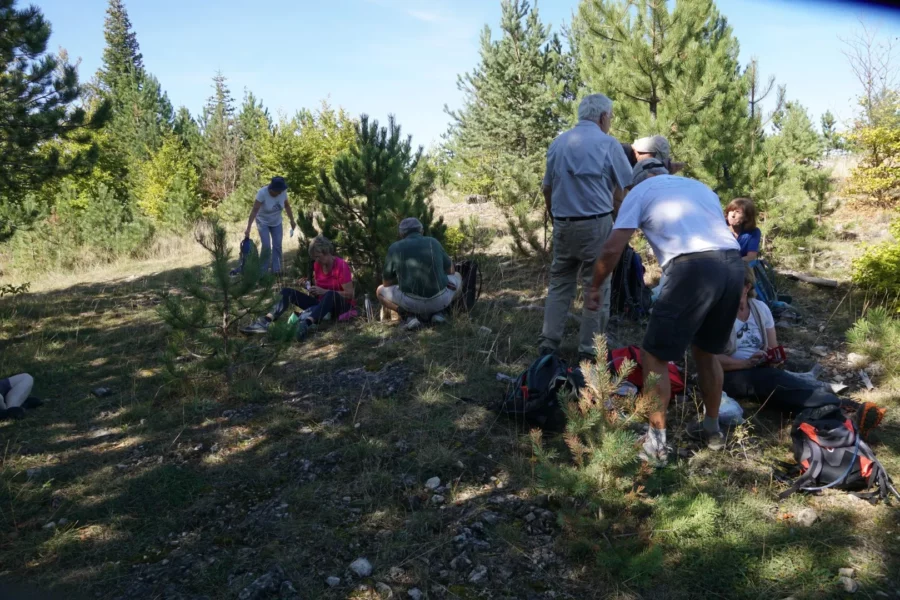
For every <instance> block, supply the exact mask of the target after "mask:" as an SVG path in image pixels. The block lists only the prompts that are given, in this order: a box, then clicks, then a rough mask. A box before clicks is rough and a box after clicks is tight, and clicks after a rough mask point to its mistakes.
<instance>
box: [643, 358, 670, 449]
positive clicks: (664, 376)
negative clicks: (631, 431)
mask: <svg viewBox="0 0 900 600" xmlns="http://www.w3.org/2000/svg"><path fill="white" fill-rule="evenodd" d="M641 368H642V369H643V371H644V392H645V393H654V394H656V396H657V398H658V401H659V407H658V410H655V411H653V412H652V413H650V419H649V421H650V431H648V432H647V438H646V440H645V441H644V444H643V452H642V457H644V459H645V460H648V459H655V460H657V461H659V462H658V463H657V466H661V465H662V464H664V463H665V459H666V457H667V455H668V450H667V448H666V410H667V409H668V407H669V396H670V395H671V394H672V386H671V383H670V382H669V363H668V361H665V360H660V359H659V358H657V357H656V356H654V355H652V354H650V353H649V352H647V351H646V350H642V351H641ZM652 374H656V375H657V376H658V379H657V381H656V385H655V386H654V387H653V388H652V391H651V388H650V387H649V383H650V382H649V380H650V377H651V376H652Z"/></svg>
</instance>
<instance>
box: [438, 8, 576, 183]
mask: <svg viewBox="0 0 900 600" xmlns="http://www.w3.org/2000/svg"><path fill="white" fill-rule="evenodd" d="M501 11H502V15H501V20H500V29H501V36H500V39H498V40H492V39H491V30H490V28H489V27H487V26H485V28H484V30H483V31H482V34H481V50H480V54H481V60H480V63H479V65H478V66H477V67H476V68H475V69H474V70H473V71H472V72H471V73H466V74H464V75H461V76H459V78H458V82H457V87H458V88H459V89H460V91H462V92H463V94H464V98H465V100H464V104H463V107H462V109H460V110H458V111H451V110H449V109H447V108H445V110H446V111H447V113H448V114H449V115H450V116H451V117H452V119H453V123H452V126H451V129H450V132H449V137H450V148H451V150H452V152H453V154H454V158H455V163H456V170H458V171H459V173H460V175H461V177H460V180H459V181H458V185H459V187H460V188H461V189H463V190H464V191H467V192H472V193H479V194H487V195H496V194H497V191H498V190H497V188H498V185H500V180H502V179H504V178H507V179H508V178H512V177H514V176H516V175H514V172H517V171H521V169H522V166H523V164H525V165H526V167H525V168H526V171H527V176H530V177H531V178H532V179H533V180H534V182H533V186H534V187H539V185H540V177H541V175H542V174H543V160H544V155H545V153H546V151H547V147H548V146H549V145H550V142H551V141H552V140H553V138H554V137H556V135H558V134H559V132H560V131H561V130H562V129H564V128H565V126H566V125H567V123H568V117H569V114H570V112H571V102H572V100H573V98H574V94H575V89H574V83H573V81H572V79H573V77H574V68H573V62H572V60H571V57H568V56H567V55H566V54H565V53H564V52H563V49H562V44H561V42H560V40H559V37H558V36H556V35H551V32H550V28H549V27H548V26H546V25H544V24H543V23H542V22H541V20H540V16H539V14H538V10H537V8H532V7H531V6H530V5H529V3H528V2H527V0H503V1H502V2H501ZM523 159H524V163H523ZM512 161H515V162H516V164H515V165H511V164H510V163H511V162H512Z"/></svg>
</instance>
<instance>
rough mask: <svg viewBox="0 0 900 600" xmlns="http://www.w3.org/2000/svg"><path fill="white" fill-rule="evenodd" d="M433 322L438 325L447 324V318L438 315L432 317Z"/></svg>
mask: <svg viewBox="0 0 900 600" xmlns="http://www.w3.org/2000/svg"><path fill="white" fill-rule="evenodd" d="M431 322H432V323H435V324H436V325H442V324H444V323H446V322H447V317H445V316H444V315H442V314H441V313H437V314H436V315H431Z"/></svg>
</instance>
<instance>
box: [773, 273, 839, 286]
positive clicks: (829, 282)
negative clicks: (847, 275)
mask: <svg viewBox="0 0 900 600" xmlns="http://www.w3.org/2000/svg"><path fill="white" fill-rule="evenodd" d="M775 272H776V273H778V274H779V275H781V276H783V277H787V278H788V279H794V280H796V281H803V282H805V283H811V284H813V285H818V286H820V287H829V288H836V287H837V286H838V282H837V281H835V280H834V279H823V278H822V277H813V276H812V275H807V274H806V273H797V272H796V271H775Z"/></svg>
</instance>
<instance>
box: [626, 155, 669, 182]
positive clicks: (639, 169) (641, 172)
mask: <svg viewBox="0 0 900 600" xmlns="http://www.w3.org/2000/svg"><path fill="white" fill-rule="evenodd" d="M668 174H669V170H668V169H667V168H666V165H665V164H664V163H663V161H661V160H659V159H658V158H645V159H644V160H642V161H640V162H638V164H636V165H634V170H633V171H632V172H631V187H635V186H636V185H637V184H639V183H641V182H642V181H644V180H645V179H647V178H648V177H650V176H652V175H668Z"/></svg>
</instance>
